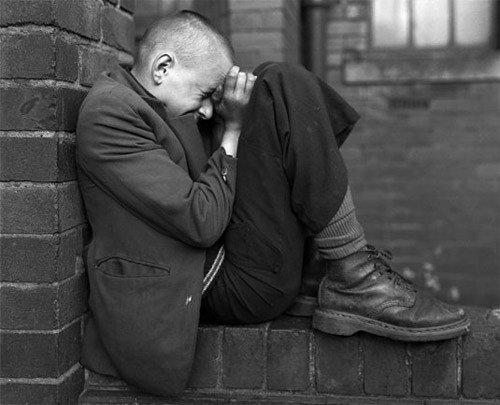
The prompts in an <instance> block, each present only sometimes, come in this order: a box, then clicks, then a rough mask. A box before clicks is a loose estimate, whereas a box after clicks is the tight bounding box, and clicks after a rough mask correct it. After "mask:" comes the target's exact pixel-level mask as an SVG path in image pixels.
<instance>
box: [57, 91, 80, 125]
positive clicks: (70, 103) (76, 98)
mask: <svg viewBox="0 0 500 405" xmlns="http://www.w3.org/2000/svg"><path fill="white" fill-rule="evenodd" d="M86 94H87V93H86V92H85V91H82V90H76V89H68V88H65V87H61V88H60V89H58V91H57V109H56V129H58V130H59V131H68V132H74V131H75V129H76V121H77V119H78V112H79V110H80V105H81V104H82V101H83V99H84V98H85V96H86Z"/></svg>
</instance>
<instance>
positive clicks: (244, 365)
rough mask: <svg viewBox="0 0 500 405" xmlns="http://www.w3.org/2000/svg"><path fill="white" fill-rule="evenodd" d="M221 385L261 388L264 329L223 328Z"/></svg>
mask: <svg viewBox="0 0 500 405" xmlns="http://www.w3.org/2000/svg"><path fill="white" fill-rule="evenodd" d="M222 347H223V349H222V353H223V354H222V367H223V385H224V387H226V388H261V387H262V384H263V383H264V365H265V353H264V330H263V329H262V328H242V327H239V328H230V327H226V328H225V329H224V336H223V346H222Z"/></svg>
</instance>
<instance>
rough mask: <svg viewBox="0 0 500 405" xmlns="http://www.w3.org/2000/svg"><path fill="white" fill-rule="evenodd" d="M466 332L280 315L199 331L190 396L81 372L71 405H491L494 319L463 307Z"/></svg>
mask: <svg viewBox="0 0 500 405" xmlns="http://www.w3.org/2000/svg"><path fill="white" fill-rule="evenodd" d="M467 313H468V315H469V317H470V318H471V321H472V325H471V332H470V334H468V335H467V336H464V337H461V338H458V339H451V340H447V341H442V342H429V343H405V342H396V341H392V340H389V339H385V338H380V337H376V336H372V335H368V334H364V333H359V334H356V335H354V336H351V337H339V336H331V335H326V334H324V333H321V332H319V331H315V330H312V329H311V328H310V320H309V319H304V318H294V317H287V316H283V317H281V318H278V319H277V320H275V321H273V322H270V323H265V324H259V325H247V326H243V327H229V326H214V325H201V326H200V328H199V336H198V346H197V353H196V359H195V365H194V368H193V375H192V378H191V381H190V384H189V385H190V387H189V388H188V389H187V390H186V391H185V393H184V394H183V395H182V396H181V397H179V398H176V399H166V398H159V397H154V396H150V395H147V394H144V393H141V392H139V391H138V390H136V389H134V388H133V387H130V386H128V385H127V384H125V383H124V382H123V381H121V380H119V379H114V378H110V377H107V376H102V375H98V374H95V373H92V372H87V379H86V386H85V390H84V392H83V393H82V395H81V396H80V401H79V403H80V404H97V403H101V404H113V403H114V404H117V403H119V404H138V403H141V404H142V403H144V404H167V403H169V404H180V403H182V404H184V403H207V404H210V403H247V404H253V403H270V404H274V403H295V404H299V403H300V404H319V403H321V404H325V403H329V404H330V403H331V404H389V403H398V404H436V405H437V404H456V403H470V404H500V384H498V381H500V362H499V361H498V359H500V317H499V316H498V313H497V311H491V310H488V309H480V308H468V309H467Z"/></svg>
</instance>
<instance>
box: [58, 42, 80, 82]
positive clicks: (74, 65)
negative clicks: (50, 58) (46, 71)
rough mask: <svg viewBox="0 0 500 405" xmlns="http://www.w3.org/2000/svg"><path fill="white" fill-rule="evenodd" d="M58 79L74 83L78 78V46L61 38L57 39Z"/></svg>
mask: <svg viewBox="0 0 500 405" xmlns="http://www.w3.org/2000/svg"><path fill="white" fill-rule="evenodd" d="M55 50H56V67H55V70H56V78H57V79H59V80H65V81H68V82H74V81H75V80H76V78H77V77H78V46H77V45H76V44H73V43H69V42H66V41H65V40H63V39H61V38H57V39H56V43H55Z"/></svg>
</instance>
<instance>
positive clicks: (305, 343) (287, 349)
mask: <svg viewBox="0 0 500 405" xmlns="http://www.w3.org/2000/svg"><path fill="white" fill-rule="evenodd" d="M267 345H268V349H267V386H268V389H270V390H279V391H281V390H282V391H306V390H307V389H308V388H309V333H308V332H305V331H294V330H288V331H283V330H273V329H271V330H270V331H269V336H268V340H267Z"/></svg>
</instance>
